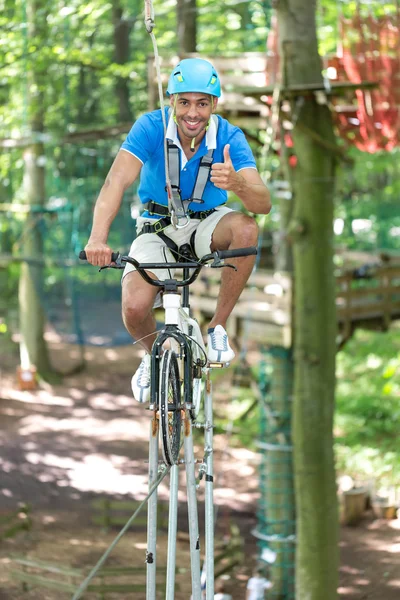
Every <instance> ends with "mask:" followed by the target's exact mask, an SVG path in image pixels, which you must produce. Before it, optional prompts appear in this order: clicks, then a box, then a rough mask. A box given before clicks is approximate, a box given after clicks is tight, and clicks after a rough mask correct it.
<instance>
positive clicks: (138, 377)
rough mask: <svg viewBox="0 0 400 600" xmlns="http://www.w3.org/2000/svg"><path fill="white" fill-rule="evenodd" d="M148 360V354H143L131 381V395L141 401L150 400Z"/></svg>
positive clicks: (149, 358)
mask: <svg viewBox="0 0 400 600" xmlns="http://www.w3.org/2000/svg"><path fill="white" fill-rule="evenodd" d="M150 362H151V357H150V354H145V355H144V357H143V359H142V362H141V363H140V365H139V368H138V370H137V371H136V373H135V374H134V376H133V377H132V381H131V386H132V393H133V397H134V399H135V400H137V401H138V402H141V403H145V402H148V401H149V400H150Z"/></svg>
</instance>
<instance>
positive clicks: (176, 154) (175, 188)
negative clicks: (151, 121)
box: [167, 109, 219, 219]
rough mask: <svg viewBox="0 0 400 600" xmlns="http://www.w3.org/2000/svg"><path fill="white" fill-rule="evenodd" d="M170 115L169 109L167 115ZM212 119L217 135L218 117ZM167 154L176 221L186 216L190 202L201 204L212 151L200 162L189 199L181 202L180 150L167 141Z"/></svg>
mask: <svg viewBox="0 0 400 600" xmlns="http://www.w3.org/2000/svg"><path fill="white" fill-rule="evenodd" d="M171 114H172V110H171V109H170V111H169V115H171ZM211 119H213V121H214V123H215V126H216V129H217V133H218V124H219V121H218V117H217V116H216V115H211ZM167 152H168V170H169V175H170V180H171V188H172V199H173V205H174V208H175V212H176V216H177V217H178V219H179V218H180V217H184V216H186V215H187V209H188V206H189V204H190V203H191V202H194V203H196V204H203V203H204V200H203V194H204V190H205V187H206V185H207V181H208V178H209V176H210V170H211V165H212V161H213V154H214V150H213V149H209V150H208V152H207V154H206V155H205V156H203V157H202V158H201V160H200V164H199V169H198V171H197V177H196V182H195V184H194V188H193V192H192V195H191V198H189V199H187V200H186V199H185V200H182V197H181V188H180V173H181V169H180V149H179V148H178V146H176V145H175V144H174V143H173V142H172V141H171V140H167Z"/></svg>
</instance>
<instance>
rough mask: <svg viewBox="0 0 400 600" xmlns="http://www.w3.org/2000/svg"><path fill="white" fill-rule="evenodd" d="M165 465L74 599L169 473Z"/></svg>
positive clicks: (84, 588)
mask: <svg viewBox="0 0 400 600" xmlns="http://www.w3.org/2000/svg"><path fill="white" fill-rule="evenodd" d="M163 467H164V468H163V470H162V471H161V473H160V475H159V476H158V478H157V479H156V481H155V482H154V483H153V485H152V486H151V488H150V490H149V493H148V494H147V496H146V498H145V499H144V500H142V502H141V503H140V504H139V506H138V507H137V509H136V510H135V512H134V513H133V515H132V516H131V517H130V519H129V520H128V521H127V523H126V524H125V525H124V527H123V528H122V529H121V531H120V532H119V534H118V535H117V537H116V538H115V539H114V541H113V542H112V543H111V544H110V545H109V547H108V548H107V550H106V551H105V552H104V554H103V556H102V557H101V558H100V560H99V561H98V563H97V564H96V565H95V566H94V567H93V569H92V570H91V571H90V573H89V575H88V576H87V577H86V579H85V580H84V581H83V582H82V584H81V585H80V586H79V588H78V590H77V591H76V592H75V594H74V595H73V597H72V600H78V599H79V598H81V597H82V594H83V592H84V591H85V590H86V589H87V587H88V585H89V583H90V582H91V581H92V579H93V577H94V576H95V575H96V573H97V572H98V571H99V569H100V568H101V567H102V566H103V565H104V563H105V562H106V560H107V558H108V557H109V555H110V554H111V552H112V551H113V550H114V548H115V546H116V545H117V544H118V542H119V541H120V539H121V538H122V536H123V535H125V533H126V532H127V530H128V529H129V527H130V526H131V524H132V522H133V521H134V520H135V518H136V517H137V515H138V514H139V512H140V511H141V509H142V508H143V506H144V505H145V504H146V502H147V501H148V499H149V498H150V496H151V495H152V494H153V493H154V492H155V490H156V489H157V488H158V486H159V485H160V483H161V482H162V480H163V479H164V477H165V476H166V475H167V474H168V473H169V471H170V469H171V467H167V466H165V465H163Z"/></svg>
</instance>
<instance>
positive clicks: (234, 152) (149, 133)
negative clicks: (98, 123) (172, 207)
mask: <svg viewBox="0 0 400 600" xmlns="http://www.w3.org/2000/svg"><path fill="white" fill-rule="evenodd" d="M165 113H166V119H167V120H168V109H167V108H166V109H165ZM171 125H172V123H170V124H169V127H168V132H170V131H171V129H172V128H171ZM210 129H211V127H210ZM167 135H168V138H169V139H172V136H171V134H170V133H167ZM207 142H208V143H210V135H208V132H207V134H206V135H205V136H204V138H203V139H202V141H201V145H200V147H199V149H198V150H197V152H196V153H195V154H194V156H193V157H191V158H190V160H187V159H186V156H185V155H184V153H183V151H182V150H181V152H180V167H181V168H180V188H181V196H182V200H187V199H189V198H190V197H191V196H192V193H193V189H194V185H195V182H196V177H197V172H198V169H199V163H200V159H201V158H202V156H205V155H206V154H207V151H208V148H207V145H206V144H207ZM215 144H216V147H215V150H214V154H213V163H218V162H223V161H224V157H223V150H224V147H225V145H226V144H230V150H229V152H230V157H231V160H232V164H233V167H234V169H235V171H240V170H241V169H248V168H250V169H255V168H256V161H255V160H254V156H253V153H252V151H251V148H250V146H249V144H248V143H247V140H246V138H245V136H244V133H243V131H242V130H241V129H239V127H235V126H233V125H231V124H230V123H229V122H228V121H227V120H226V119H223V118H222V117H220V116H219V115H218V131H217V136H216V140H215V139H214V145H215ZM210 146H211V143H210ZM211 147H212V146H211ZM121 149H122V150H125V151H126V152H129V153H130V154H133V155H134V156H135V157H136V158H138V159H139V160H140V162H142V163H143V167H142V169H141V172H140V184H139V190H138V194H139V198H140V201H141V202H142V203H145V202H149V201H150V200H153V201H154V202H157V203H158V204H163V205H165V206H168V198H167V192H166V191H165V185H166V178H165V161H164V129H163V122H162V115H161V110H160V109H159V110H155V111H153V112H150V113H146V114H144V115H142V116H141V117H139V119H138V120H137V121H136V122H135V124H134V125H133V127H132V129H131V130H130V132H129V133H128V136H127V138H126V140H125V141H124V142H123V144H122V146H121ZM227 197H228V194H227V192H226V191H225V190H221V189H219V188H217V187H215V185H214V184H213V183H212V182H211V181H210V180H208V181H207V183H206V187H205V189H204V193H203V200H204V203H202V204H198V203H191V204H189V210H194V211H198V210H209V209H211V208H215V207H216V206H220V205H221V204H224V203H225V202H226V200H227ZM142 216H144V217H149V215H148V213H147V211H145V212H144V213H143V215H142ZM154 218H159V217H154Z"/></svg>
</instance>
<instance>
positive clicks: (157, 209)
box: [142, 200, 224, 220]
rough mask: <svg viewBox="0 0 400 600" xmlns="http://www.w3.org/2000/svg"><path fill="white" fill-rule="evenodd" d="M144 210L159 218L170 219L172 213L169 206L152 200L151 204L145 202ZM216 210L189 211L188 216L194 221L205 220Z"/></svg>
mask: <svg viewBox="0 0 400 600" xmlns="http://www.w3.org/2000/svg"><path fill="white" fill-rule="evenodd" d="M142 206H143V208H144V210H147V212H148V213H149V214H150V215H156V216H159V217H169V216H171V215H170V212H169V209H168V206H165V204H158V202H154V200H150V201H149V202H145V203H144V204H143V205H142ZM219 206H224V204H219ZM214 210H215V209H213V208H211V209H209V210H188V211H187V214H188V215H189V216H190V217H191V218H192V219H200V220H202V219H205V218H206V217H208V215H210V214H211V213H212V212H214ZM202 215H206V216H202Z"/></svg>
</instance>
